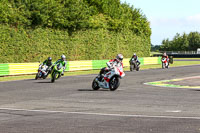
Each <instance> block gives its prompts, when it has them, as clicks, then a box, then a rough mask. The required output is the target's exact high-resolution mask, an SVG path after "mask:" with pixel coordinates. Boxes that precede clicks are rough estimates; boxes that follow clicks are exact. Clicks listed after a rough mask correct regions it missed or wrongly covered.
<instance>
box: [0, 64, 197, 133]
mask: <svg viewBox="0 0 200 133" xmlns="http://www.w3.org/2000/svg"><path fill="white" fill-rule="evenodd" d="M198 75H200V67H199V66H190V67H176V68H170V69H168V70H162V69H151V70H143V71H139V72H126V76H125V77H124V79H122V80H121V85H120V87H119V89H118V90H117V91H115V92H111V91H108V90H105V89H104V90H100V91H92V89H91V82H92V80H93V79H94V77H95V76H96V75H84V76H70V77H62V78H61V79H59V80H58V81H56V82H55V83H54V84H52V83H50V79H47V80H37V81H36V80H23V81H12V82H0V132H1V133H149V132H152V133H200V89H199V90H198V89H196V90H194V89H180V88H162V87H155V86H149V85H144V83H146V82H152V81H158V80H165V79H172V78H183V77H190V76H198Z"/></svg>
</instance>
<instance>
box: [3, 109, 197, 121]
mask: <svg viewBox="0 0 200 133" xmlns="http://www.w3.org/2000/svg"><path fill="white" fill-rule="evenodd" d="M2 110H6V111H26V112H40V113H63V114H79V115H97V116H116V117H137V118H166V119H196V120H200V117H190V116H164V115H163V116H162V115H131V114H109V113H92V112H67V111H55V110H29V109H14V108H0V111H2ZM0 113H1V112H0Z"/></svg>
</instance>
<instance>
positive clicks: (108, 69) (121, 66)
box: [99, 54, 123, 81]
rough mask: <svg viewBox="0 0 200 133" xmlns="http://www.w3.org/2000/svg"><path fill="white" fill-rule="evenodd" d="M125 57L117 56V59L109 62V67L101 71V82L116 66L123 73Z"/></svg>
mask: <svg viewBox="0 0 200 133" xmlns="http://www.w3.org/2000/svg"><path fill="white" fill-rule="evenodd" d="M122 61H123V55H122V54H117V56H116V59H111V60H110V61H109V62H107V63H106V64H107V66H108V67H104V68H102V69H101V71H100V73H99V75H100V77H99V81H101V80H102V78H103V76H104V74H105V73H106V72H108V71H110V70H112V68H113V67H114V65H116V66H117V67H119V68H120V69H121V71H123V63H122Z"/></svg>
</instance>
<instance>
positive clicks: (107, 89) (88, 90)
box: [78, 89, 110, 91]
mask: <svg viewBox="0 0 200 133" xmlns="http://www.w3.org/2000/svg"><path fill="white" fill-rule="evenodd" d="M78 91H110V90H109V89H99V90H93V89H78Z"/></svg>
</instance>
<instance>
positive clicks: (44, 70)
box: [35, 65, 50, 80]
mask: <svg viewBox="0 0 200 133" xmlns="http://www.w3.org/2000/svg"><path fill="white" fill-rule="evenodd" d="M47 69H48V66H47V65H43V66H39V68H38V73H37V74H36V76H35V79H36V80H37V79H38V78H43V79H45V78H46V77H47V76H48V74H49V71H50V70H48V71H47Z"/></svg>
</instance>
